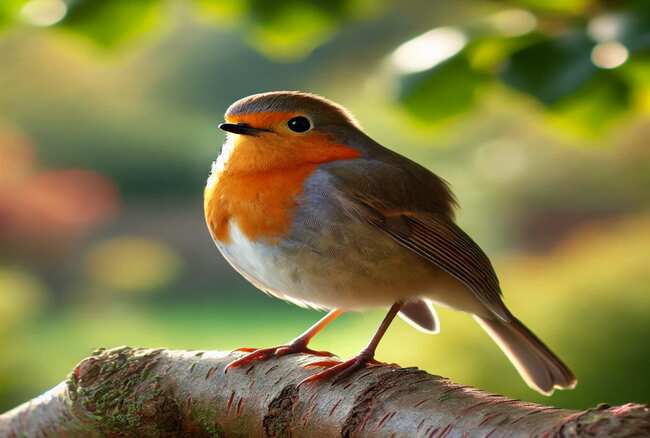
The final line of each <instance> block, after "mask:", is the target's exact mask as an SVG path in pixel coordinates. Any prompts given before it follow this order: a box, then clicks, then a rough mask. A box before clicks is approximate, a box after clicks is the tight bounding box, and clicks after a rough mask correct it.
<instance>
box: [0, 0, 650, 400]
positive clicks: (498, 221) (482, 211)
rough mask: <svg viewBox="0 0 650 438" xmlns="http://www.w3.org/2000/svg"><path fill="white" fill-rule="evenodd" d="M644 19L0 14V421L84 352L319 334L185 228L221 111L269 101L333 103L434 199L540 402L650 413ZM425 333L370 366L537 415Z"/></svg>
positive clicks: (505, 385)
mask: <svg viewBox="0 0 650 438" xmlns="http://www.w3.org/2000/svg"><path fill="white" fill-rule="evenodd" d="M646 9H648V8H645V9H644V4H643V2H635V1H616V2H614V1H597V0H562V1H560V0H552V1H542V0H511V1H507V2H506V1H496V0H493V1H474V0H465V1H459V2H431V1H428V0H406V1H402V2H389V1H387V0H384V1H379V2H373V1H370V0H354V1H343V0H335V1H324V0H323V1H313V2H304V1H298V0H279V1H275V2H265V1H261V0H222V1H216V0H195V1H190V0H187V1H185V0H136V1H126V0H118V1H99V0H77V1H74V2H73V1H65V2H63V1H62V0H0V28H2V30H1V32H2V33H1V34H0V59H1V62H2V68H1V69H0V108H2V109H3V110H4V111H3V112H2V120H1V123H0V411H2V410H4V409H6V408H9V407H11V406H13V405H15V404H16V403H18V402H21V401H24V400H26V399H28V398H30V397H33V396H35V395H37V394H38V393H40V392H42V391H43V390H44V389H46V388H47V387H48V386H51V385H53V384H55V383H56V382H58V381H60V380H61V378H62V377H63V376H64V375H65V374H66V373H67V372H69V370H70V369H71V368H72V367H73V365H74V364H75V363H76V362H77V361H78V360H79V359H80V358H81V357H83V356H85V355H87V354H88V353H90V352H91V351H92V350H93V349H94V348H96V347H98V346H107V347H111V346H117V345H122V344H131V345H146V346H152V347H155V346H166V347H171V348H209V349H215V348H218V349H226V348H231V347H237V346H268V345H272V344H277V343H281V342H285V341H286V340H288V339H291V338H293V337H295V335H296V334H297V333H299V332H301V331H302V330H304V328H305V327H307V326H308V325H310V324H311V323H312V322H313V321H314V320H316V319H317V318H318V317H319V314H318V313H317V312H313V311H307V310H304V309H299V308H296V307H294V306H289V305H287V304H286V303H283V302H280V301H278V300H274V299H272V298H269V297H267V296H265V295H263V294H261V293H259V292H258V291H256V290H255V289H254V287H253V286H251V285H249V284H247V283H246V282H245V280H243V279H242V278H241V277H240V276H238V275H237V274H236V273H235V272H234V271H232V269H230V268H229V267H228V266H227V264H226V262H225V261H224V260H223V259H222V258H221V257H219V256H218V254H217V252H216V250H215V248H214V245H213V243H212V242H211V241H210V238H209V235H208V234H207V232H206V229H205V225H204V223H203V219H202V200H201V192H202V186H203V184H204V180H205V178H206V174H207V172H208V170H209V168H210V162H211V160H213V159H214V158H215V156H216V154H217V153H218V151H219V144H220V143H221V142H222V137H221V135H222V134H220V133H216V131H217V130H216V124H217V123H218V122H219V121H220V119H221V116H222V114H223V111H224V109H225V108H226V107H227V106H228V105H229V104H230V103H231V102H232V101H233V100H234V99H236V98H239V97H241V96H244V95H247V94H250V93H253V92H258V91H265V90H273V89H305V90H311V91H315V92H319V93H321V94H323V95H326V96H328V97H331V98H332V99H334V100H337V101H339V102H341V103H342V104H344V105H346V106H348V107H349V108H350V109H351V110H352V111H353V113H354V114H355V115H356V116H357V117H358V119H359V120H360V121H361V122H362V123H363V126H364V128H365V130H366V131H367V132H368V133H369V134H370V135H371V136H372V137H373V138H375V139H377V140H378V141H380V142H381V143H382V144H385V145H386V146H389V147H391V148H393V149H395V150H397V151H398V152H400V153H403V154H406V155H408V156H409V157H411V158H413V159H414V160H416V161H418V162H420V163H422V164H424V165H425V166H427V167H429V168H431V169H432V170H435V171H436V173H438V174H440V175H441V176H442V177H444V178H445V179H447V180H449V181H450V182H451V183H452V186H453V188H454V191H455V192H456V194H457V195H458V198H459V200H460V204H461V205H462V206H463V211H462V213H461V214H459V220H460V222H461V225H462V226H463V227H464V228H465V229H467V230H468V232H469V233H470V234H471V235H472V236H473V237H475V238H476V240H477V241H478V242H479V243H480V244H481V245H482V246H483V247H484V248H485V249H486V251H487V252H488V254H490V256H491V257H492V258H493V260H494V261H495V264H496V267H497V271H498V272H499V274H500V277H501V280H502V283H503V286H504V293H505V298H506V302H507V303H508V304H509V305H510V306H511V307H512V309H513V311H514V312H516V314H517V315H518V316H520V317H521V318H522V319H523V320H524V321H526V323H527V324H530V326H531V328H532V329H533V330H535V332H537V333H538V334H539V336H540V337H541V338H542V339H544V340H545V341H547V342H548V343H549V344H550V346H551V347H553V349H554V350H557V352H558V354H560V356H561V357H563V358H566V360H567V362H568V363H569V364H570V365H571V366H573V367H575V368H576V372H577V374H578V377H579V379H580V384H579V386H578V388H577V389H576V390H575V391H571V392H562V393H559V394H558V395H556V396H554V398H553V399H552V400H551V401H550V403H551V404H554V405H558V406H563V407H573V408H575V407H585V406H589V405H594V404H595V403H598V402H610V403H620V402H625V401H631V400H633V401H639V402H648V401H650V400H649V399H648V394H649V393H650V392H649V391H648V390H649V389H650V388H649V387H648V385H649V384H650V383H649V382H650V381H649V380H648V379H647V378H646V374H647V372H646V371H647V370H646V369H647V364H648V363H649V362H650V350H649V349H648V347H647V342H646V339H647V337H648V336H649V335H650V332H649V330H650V325H649V322H648V319H647V317H646V315H647V312H648V310H650V309H649V306H650V300H649V298H648V297H650V289H649V286H648V285H649V284H650V281H648V280H649V279H648V275H650V274H649V272H650V269H649V268H648V264H647V248H648V246H649V245H650V242H648V236H650V219H648V214H649V212H650V198H649V197H648V190H650V148H648V147H647V138H648V136H649V135H650V123H649V121H648V114H650V86H649V84H650V59H648V56H647V48H648V42H649V41H650V38H649V37H648V35H649V30H650V25H649V20H648V15H649V13H648V11H647V10H646ZM41 28H42V29H41ZM621 49H623V50H622V51H621ZM621 55H627V58H625V57H621ZM595 60H596V61H597V63H599V64H600V65H601V66H598V64H597V63H596V62H595ZM618 63H620V64H618ZM603 65H607V66H609V67H611V68H604V67H603ZM440 127H445V128H446V129H440ZM605 145H607V146H608V147H594V146H605ZM567 146H573V147H567ZM440 314H441V318H442V333H441V334H440V335H439V336H434V337H432V336H426V335H423V334H421V333H418V332H416V331H414V330H412V329H411V328H410V327H409V326H407V325H405V324H404V323H402V322H401V321H397V322H396V323H395V325H394V326H392V327H391V330H390V331H389V334H388V337H387V339H386V342H385V343H382V345H381V347H380V351H379V359H380V360H385V361H394V362H398V363H400V364H402V365H404V366H413V365H416V366H420V367H423V368H425V369H427V371H429V372H432V373H436V374H442V375H448V376H450V377H452V378H454V379H456V380H457V381H460V382H463V383H467V384H474V385H477V386H480V387H482V388H486V389H488V390H492V391H497V392H503V393H506V394H508V395H510V396H515V397H519V398H522V399H528V400H531V399H532V400H538V401H541V398H536V397H537V396H536V395H535V394H534V393H532V392H531V391H529V390H528V389H527V388H526V387H525V385H524V384H523V383H522V382H521V380H520V379H519V377H518V376H517V375H516V373H515V371H514V370H513V369H512V367H511V366H510V364H509V363H508V362H507V360H506V359H505V357H504V356H503V355H502V354H501V353H500V351H499V350H498V349H497V347H496V346H495V345H494V344H493V343H491V342H489V341H488V340H487V337H486V336H485V335H484V334H483V333H482V332H481V331H480V329H479V328H478V327H477V326H476V325H475V324H474V323H472V322H470V319H469V318H468V316H467V315H461V314H457V313H454V312H450V311H446V310H444V309H442V310H441V311H440ZM381 317H382V311H379V310H378V311H375V312H369V313H364V314H350V315H344V317H342V318H341V320H340V321H336V322H335V324H333V326H332V328H331V329H328V330H327V331H325V332H324V333H323V334H322V335H321V336H319V337H318V338H317V340H316V345H315V347H316V348H323V349H327V350H333V351H336V352H337V353H338V354H340V356H341V357H346V356H349V355H351V354H354V353H356V352H357V351H358V349H359V348H360V347H361V346H362V345H364V344H365V342H366V341H367V337H368V336H369V335H370V333H371V332H372V330H373V329H374V328H375V327H376V325H377V323H378V322H379V320H380V319H381ZM545 402H546V403H549V401H548V400H545Z"/></svg>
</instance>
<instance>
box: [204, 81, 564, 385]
mask: <svg viewBox="0 0 650 438" xmlns="http://www.w3.org/2000/svg"><path fill="white" fill-rule="evenodd" d="M219 128H221V129H222V130H224V131H226V132H227V140H226V142H225V144H224V146H223V148H222V151H221V154H220V155H219V157H218V158H217V160H216V161H215V162H214V163H213V165H212V172H211V175H210V177H209V178H208V181H207V185H206V188H205V199H204V208H205V217H206V221H207V225H208V228H209V230H210V234H211V235H212V238H213V239H214V241H215V243H216V245H217V247H218V248H219V250H220V251H221V253H222V254H223V256H224V257H225V258H226V260H228V262H229V263H230V264H231V265H232V266H233V267H234V268H235V269H236V270H237V271H238V272H239V273H240V274H241V275H242V276H244V277H245V278H246V279H247V280H248V281H250V282H251V283H252V284H253V285H255V286H256V287H257V288H259V289H261V290H262V291H264V292H266V293H268V294H270V295H273V296H275V297H277V298H280V299H283V300H286V301H290V302H292V303H295V304H297V305H300V306H306V307H312V308H317V309H327V310H329V313H327V315H326V316H325V317H323V318H322V319H321V320H320V321H318V322H317V323H316V324H315V325H313V326H312V327H311V328H309V329H308V330H307V331H306V332H304V333H303V334H302V335H300V336H298V337H297V338H295V339H294V340H293V341H291V342H289V343H288V344H286V345H282V346H278V347H272V348H263V349H241V351H245V352H247V353H248V354H246V355H245V356H243V357H242V358H240V359H237V360H235V361H233V362H231V363H230V364H229V365H228V366H227V370H228V369H232V368H236V367H240V366H243V365H246V364H249V363H251V362H253V361H256V360H264V359H267V358H270V357H273V356H281V355H285V354H292V353H310V354H316V355H320V356H326V355H329V353H327V352H319V351H314V350H311V349H310V348H308V343H309V341H310V340H311V339H312V338H313V337H314V336H315V335H316V334H317V333H318V332H320V331H321V330H322V329H323V328H325V327H326V326H327V325H328V324H329V323H331V322H332V321H333V320H334V319H336V318H337V317H338V316H339V315H341V314H342V313H343V312H346V311H360V310H365V309H371V308H378V307H383V308H386V307H389V308H390V309H389V310H388V313H387V315H386V317H385V318H384V320H383V321H382V323H381V324H380V325H379V327H378V329H377V331H376V333H375V334H374V336H373V337H372V339H371V340H370V342H369V343H368V344H367V346H366V347H365V348H364V349H363V350H361V352H360V353H359V354H358V355H357V356H356V357H354V358H352V359H350V360H347V361H335V360H322V361H320V362H317V363H315V364H312V365H315V366H322V367H323V368H324V369H323V370H321V371H320V372H318V373H316V374H314V375H312V376H310V377H308V378H307V379H305V380H304V381H303V382H301V384H302V383H306V382H313V381H318V380H323V379H330V378H331V379H334V381H339V380H341V379H342V378H344V377H345V376H348V375H350V374H351V373H352V372H354V371H355V370H358V369H360V368H363V367H366V366H370V365H372V364H376V363H378V362H376V361H375V360H374V354H375V350H376V348H377V345H378V344H379V342H380V340H381V338H382V337H383V335H384V333H385V332H386V330H387V329H388V326H389V325H390V324H391V322H392V321H393V319H394V318H395V316H396V315H398V314H399V315H400V316H401V317H402V318H403V319H405V320H406V321H407V322H409V323H410V324H412V325H414V326H415V327H418V328H420V329H422V330H424V331H426V332H429V333H436V332H437V331H438V328H439V324H438V318H437V316H436V314H435V311H434V308H433V307H432V305H433V304H438V305H442V306H446V307H450V308H452V309H456V310H460V311H463V312H467V313H470V314H471V315H472V316H473V317H474V319H475V320H476V322H478V324H479V325H480V326H481V327H483V329H484V330H485V331H486V332H487V333H488V334H489V335H490V337H491V338H492V339H493V340H494V341H495V342H496V343H497V345H498V346H499V347H500V348H501V349H502V350H503V352H504V353H505V354H506V356H507V357H508V358H509V359H510V360H511V361H512V363H513V365H514V366H515V368H516V369H517V371H518V372H519V373H520V374H521V376H522V378H523V379H524V380H525V381H526V383H527V384H528V385H529V386H530V387H531V388H533V389H535V390H537V391H539V392H540V393H542V394H546V395H550V394H551V393H552V392H553V390H554V389H555V388H560V389H566V388H573V387H574V386H575V384H576V379H575V377H574V375H573V373H572V372H571V371H570V370H569V369H568V368H567V366H566V365H564V363H562V361H561V360H560V359H559V358H558V357H557V356H556V355H555V354H553V353H552V352H551V350H549V348H548V347H546V345H544V344H543V343H542V342H541V341H540V340H539V339H538V338H537V337H536V336H535V335H534V334H533V333H532V332H531V331H530V330H529V329H528V328H526V327H525V326H524V325H523V324H522V323H521V322H520V321H519V320H518V319H517V318H515V316H514V315H513V314H512V313H511V312H510V311H509V310H508V309H507V308H506V306H505V304H504V303H503V301H502V299H501V289H500V287H499V281H498V279H497V276H496V274H495V272H494V269H493V267H492V264H491V263H490V260H489V259H488V257H487V256H486V255H485V253H484V252H483V251H482V250H481V248H479V246H478V245H477V244H476V243H475V242H474V241H473V240H472V239H471V238H470V237H469V236H468V235H467V234H465V232H463V230H461V229H460V228H459V227H458V226H457V225H456V224H455V223H454V207H455V200H454V197H453V195H452V193H451V191H450V189H449V186H448V185H447V183H446V182H445V181H444V180H442V179H441V178H440V177H438V176H437V175H435V174H433V173H432V172H430V171H429V170H427V169H425V168H424V167H422V166H420V165H418V164H417V163H415V162H413V161H411V160H409V159H408V158H405V157H403V156H401V155H399V154H397V153H396V152H393V151H391V150H390V149H387V148H385V147H383V146H382V145H380V144H379V143H377V142H376V141H374V140H372V139H371V138H370V137H368V136H367V135H366V134H365V133H364V132H363V131H362V130H361V128H360V126H359V124H358V123H357V122H356V120H355V119H354V118H353V116H352V115H351V114H350V113H349V112H348V111H347V110H346V109H344V108H343V107H341V106H340V105H337V104H335V103H333V102H330V101H329V100H326V99H324V98H322V97H319V96H316V95H313V94H307V93H302V92H285V91H280V92H270V93H261V94H255V95H252V96H249V97H246V98H244V99H241V100H238V101H237V102H235V103H234V104H232V105H231V106H230V107H229V108H228V110H227V112H226V115H225V123H222V124H220V125H219Z"/></svg>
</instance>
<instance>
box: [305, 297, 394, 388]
mask: <svg viewBox="0 0 650 438" xmlns="http://www.w3.org/2000/svg"><path fill="white" fill-rule="evenodd" d="M403 304H404V303H401V302H397V303H395V304H393V305H392V306H391V308H390V310H389V311H388V313H387V314H386V316H385V317H384V320H383V321H382V322H381V324H380V325H379V328H378V329H377V331H376V332H375V334H374V335H373V337H372V339H371V340H370V342H369V343H368V345H366V347H365V348H364V349H363V350H361V351H360V352H359V354H357V355H356V356H355V357H353V358H352V359H348V360H346V361H345V362H336V361H319V362H313V363H310V364H309V365H308V367H309V368H312V367H321V366H324V367H328V368H327V369H326V370H323V371H321V372H319V373H316V374H314V375H312V376H309V377H307V378H306V379H303V380H302V381H301V382H300V383H299V384H298V386H300V385H302V384H304V383H308V382H316V381H319V380H325V379H328V378H330V377H333V376H336V377H335V378H334V381H333V382H332V384H336V383H338V382H340V381H341V380H342V379H344V378H345V377H347V376H349V375H350V374H352V373H354V372H355V371H357V370H359V369H361V368H365V367H367V366H368V365H379V364H381V362H378V361H376V360H375V350H377V345H379V341H381V339H382V338H383V337H384V334H385V333H386V330H388V326H390V324H391V322H393V319H395V315H397V313H398V312H399V310H400V308H401V307H402V306H403Z"/></svg>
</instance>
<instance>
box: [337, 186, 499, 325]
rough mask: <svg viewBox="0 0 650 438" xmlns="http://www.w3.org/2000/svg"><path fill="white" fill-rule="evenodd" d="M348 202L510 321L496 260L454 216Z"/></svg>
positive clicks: (366, 200)
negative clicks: (502, 299)
mask: <svg viewBox="0 0 650 438" xmlns="http://www.w3.org/2000/svg"><path fill="white" fill-rule="evenodd" d="M350 201H351V202H350ZM345 204H347V207H348V208H349V209H350V211H353V212H354V213H355V214H356V215H357V216H360V217H362V218H363V219H364V220H365V221H367V222H368V223H370V224H372V225H373V226H375V227H377V228H378V229H379V230H381V231H383V232H385V233H387V234H388V235H389V236H390V237H392V238H393V239H395V240H396V241H397V242H398V243H399V244H401V245H402V246H404V247H405V248H408V249H409V250H411V251H413V252H414V253H416V254H418V255H419V256H421V257H423V258H425V259H426V260H428V261H430V262H431V263H433V264H434V265H436V266H437V267H438V268H440V269H442V270H443V271H445V272H447V273H448V274H450V275H451V276H453V277H454V278H456V279H457V280H459V281H461V282H462V283H463V284H465V285H466V286H467V288H468V289H469V290H471V291H472V292H473V293H474V294H475V295H476V297H477V298H478V299H479V300H480V301H481V302H482V303H483V304H484V305H485V306H486V307H487V308H488V309H490V310H491V311H492V312H493V313H494V314H495V315H496V316H498V317H499V318H500V319H502V320H503V321H509V320H510V314H509V312H508V310H507V309H506V307H505V306H504V304H503V302H502V301H501V288H500V286H499V280H498V278H497V276H496V273H495V272H494V268H493V267H492V263H490V260H489V259H488V257H487V256H486V255H485V253H484V252H483V251H482V250H481V248H479V246H478V245H477V244H476V243H475V242H474V241H473V240H472V239H471V238H470V237H469V236H468V235H467V234H465V232H464V231H463V230H461V229H460V228H459V227H458V226H457V225H456V224H454V222H453V220H452V219H451V218H449V217H445V216H443V215H436V214H434V213H418V212H409V211H405V212H399V211H396V210H394V209H390V210H386V206H385V205H379V203H377V204H374V203H373V204H374V205H372V204H370V202H369V200H368V199H367V197H366V198H365V199H356V200H351V199H348V200H347V202H346V203H345ZM350 204H354V206H352V205H350Z"/></svg>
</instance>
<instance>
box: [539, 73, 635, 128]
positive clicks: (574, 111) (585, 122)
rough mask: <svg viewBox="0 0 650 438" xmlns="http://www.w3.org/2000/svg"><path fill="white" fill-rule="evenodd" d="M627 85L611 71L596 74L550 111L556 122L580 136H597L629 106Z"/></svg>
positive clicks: (630, 95) (629, 93) (629, 98)
mask: <svg viewBox="0 0 650 438" xmlns="http://www.w3.org/2000/svg"><path fill="white" fill-rule="evenodd" d="M631 100H632V93H631V89H630V86H629V84H628V83H627V82H626V81H625V80H624V79H623V78H622V77H621V76H620V75H619V74H618V73H617V72H614V71H608V70H602V71H600V72H598V74H596V75H595V76H594V77H593V78H592V79H591V80H590V81H589V82H588V83H587V84H585V86H583V87H582V88H581V89H580V90H578V91H577V92H575V93H574V94H572V95H571V96H569V97H567V98H565V99H563V100H562V101H560V102H558V103H557V104H556V105H554V106H553V107H552V108H551V112H552V114H553V117H554V118H555V121H556V122H557V123H558V124H560V125H563V127H565V128H566V129H568V130H570V131H573V132H575V133H578V134H580V135H583V136H587V137H590V136H598V135H599V134H601V133H602V132H603V131H604V130H605V129H607V128H609V127H610V126H611V125H612V124H613V123H615V122H616V121H618V120H619V119H620V118H621V117H622V116H623V115H624V114H625V113H626V112H627V111H629V109H630V106H631Z"/></svg>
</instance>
